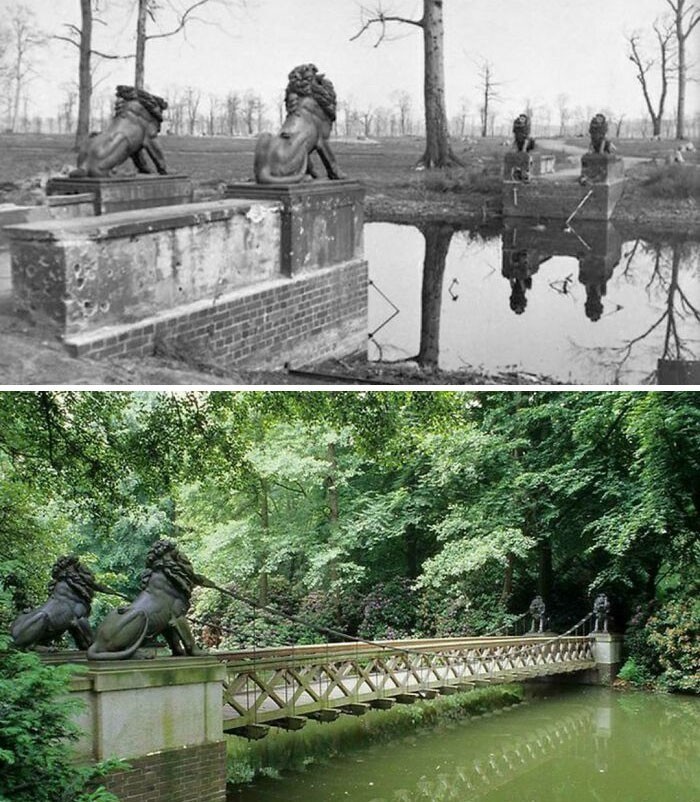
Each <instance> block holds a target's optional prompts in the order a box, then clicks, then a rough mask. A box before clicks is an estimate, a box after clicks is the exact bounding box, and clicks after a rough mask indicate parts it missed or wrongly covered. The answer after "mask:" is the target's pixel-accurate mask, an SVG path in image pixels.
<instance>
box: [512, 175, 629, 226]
mask: <svg viewBox="0 0 700 802" xmlns="http://www.w3.org/2000/svg"><path fill="white" fill-rule="evenodd" d="M624 183H625V182H624V179H617V180H613V181H610V182H607V183H601V184H589V185H582V184H580V183H579V182H578V180H577V179H576V178H570V179H568V180H565V179H556V177H552V178H549V177H542V178H539V179H537V180H534V181H530V182H523V181H507V180H506V181H504V182H503V215H504V217H534V218H544V219H554V220H566V219H567V218H568V217H569V216H570V215H571V214H572V212H573V211H574V210H575V209H576V207H577V206H578V205H579V204H580V203H581V202H582V201H583V199H584V198H585V197H586V195H588V193H589V192H591V193H592V194H591V195H590V197H589V198H588V200H587V201H586V202H585V203H584V204H583V206H582V207H581V208H580V209H579V211H578V212H577V213H576V215H575V217H574V220H575V221H580V220H609V219H610V217H611V216H612V213H613V210H614V209H615V206H616V204H617V202H618V200H619V199H620V197H621V196H622V192H623V189H624ZM573 225H574V226H575V225H576V223H575V222H574V223H573Z"/></svg>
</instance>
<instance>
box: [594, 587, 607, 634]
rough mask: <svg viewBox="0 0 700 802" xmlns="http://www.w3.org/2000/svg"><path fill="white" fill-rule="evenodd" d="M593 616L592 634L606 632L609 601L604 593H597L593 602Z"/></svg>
mask: <svg viewBox="0 0 700 802" xmlns="http://www.w3.org/2000/svg"><path fill="white" fill-rule="evenodd" d="M593 615H594V617H595V629H594V630H593V631H594V632H607V631H608V618H609V616H610V601H609V600H608V597H607V596H606V595H605V594H604V593H599V594H598V595H597V596H596V597H595V600H594V602H593Z"/></svg>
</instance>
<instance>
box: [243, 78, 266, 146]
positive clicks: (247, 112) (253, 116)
mask: <svg viewBox="0 0 700 802" xmlns="http://www.w3.org/2000/svg"><path fill="white" fill-rule="evenodd" d="M261 106H262V100H261V98H260V95H256V94H255V93H254V92H253V90H252V89H249V90H248V91H247V92H246V93H245V96H244V97H243V120H244V122H245V127H246V133H247V134H248V136H252V135H253V134H254V133H255V123H256V121H259V119H260V116H261V110H260V107H261Z"/></svg>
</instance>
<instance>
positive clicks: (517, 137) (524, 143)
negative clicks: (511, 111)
mask: <svg viewBox="0 0 700 802" xmlns="http://www.w3.org/2000/svg"><path fill="white" fill-rule="evenodd" d="M513 140H514V141H513V144H514V146H515V149H516V150H517V151H519V152H524V153H529V152H530V151H531V150H534V148H535V140H534V139H532V137H531V136H530V118H529V117H528V116H527V114H518V116H517V117H516V118H515V120H513Z"/></svg>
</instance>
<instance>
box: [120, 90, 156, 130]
mask: <svg viewBox="0 0 700 802" xmlns="http://www.w3.org/2000/svg"><path fill="white" fill-rule="evenodd" d="M131 100H137V101H138V102H139V103H140V104H141V105H142V106H143V107H144V109H146V111H147V112H148V113H149V114H150V115H151V117H153V118H154V119H155V120H157V121H158V122H159V123H162V122H163V112H164V111H165V109H167V108H168V103H167V101H166V100H163V98H162V97H158V95H152V94H151V93H150V92H146V91H145V90H144V89H137V88H136V87H135V86H125V85H124V84H119V86H118V87H117V100H116V103H115V104H114V113H115V116H116V117H119V116H120V114H121V112H122V108H123V106H124V104H125V103H127V102H129V101H131Z"/></svg>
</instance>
